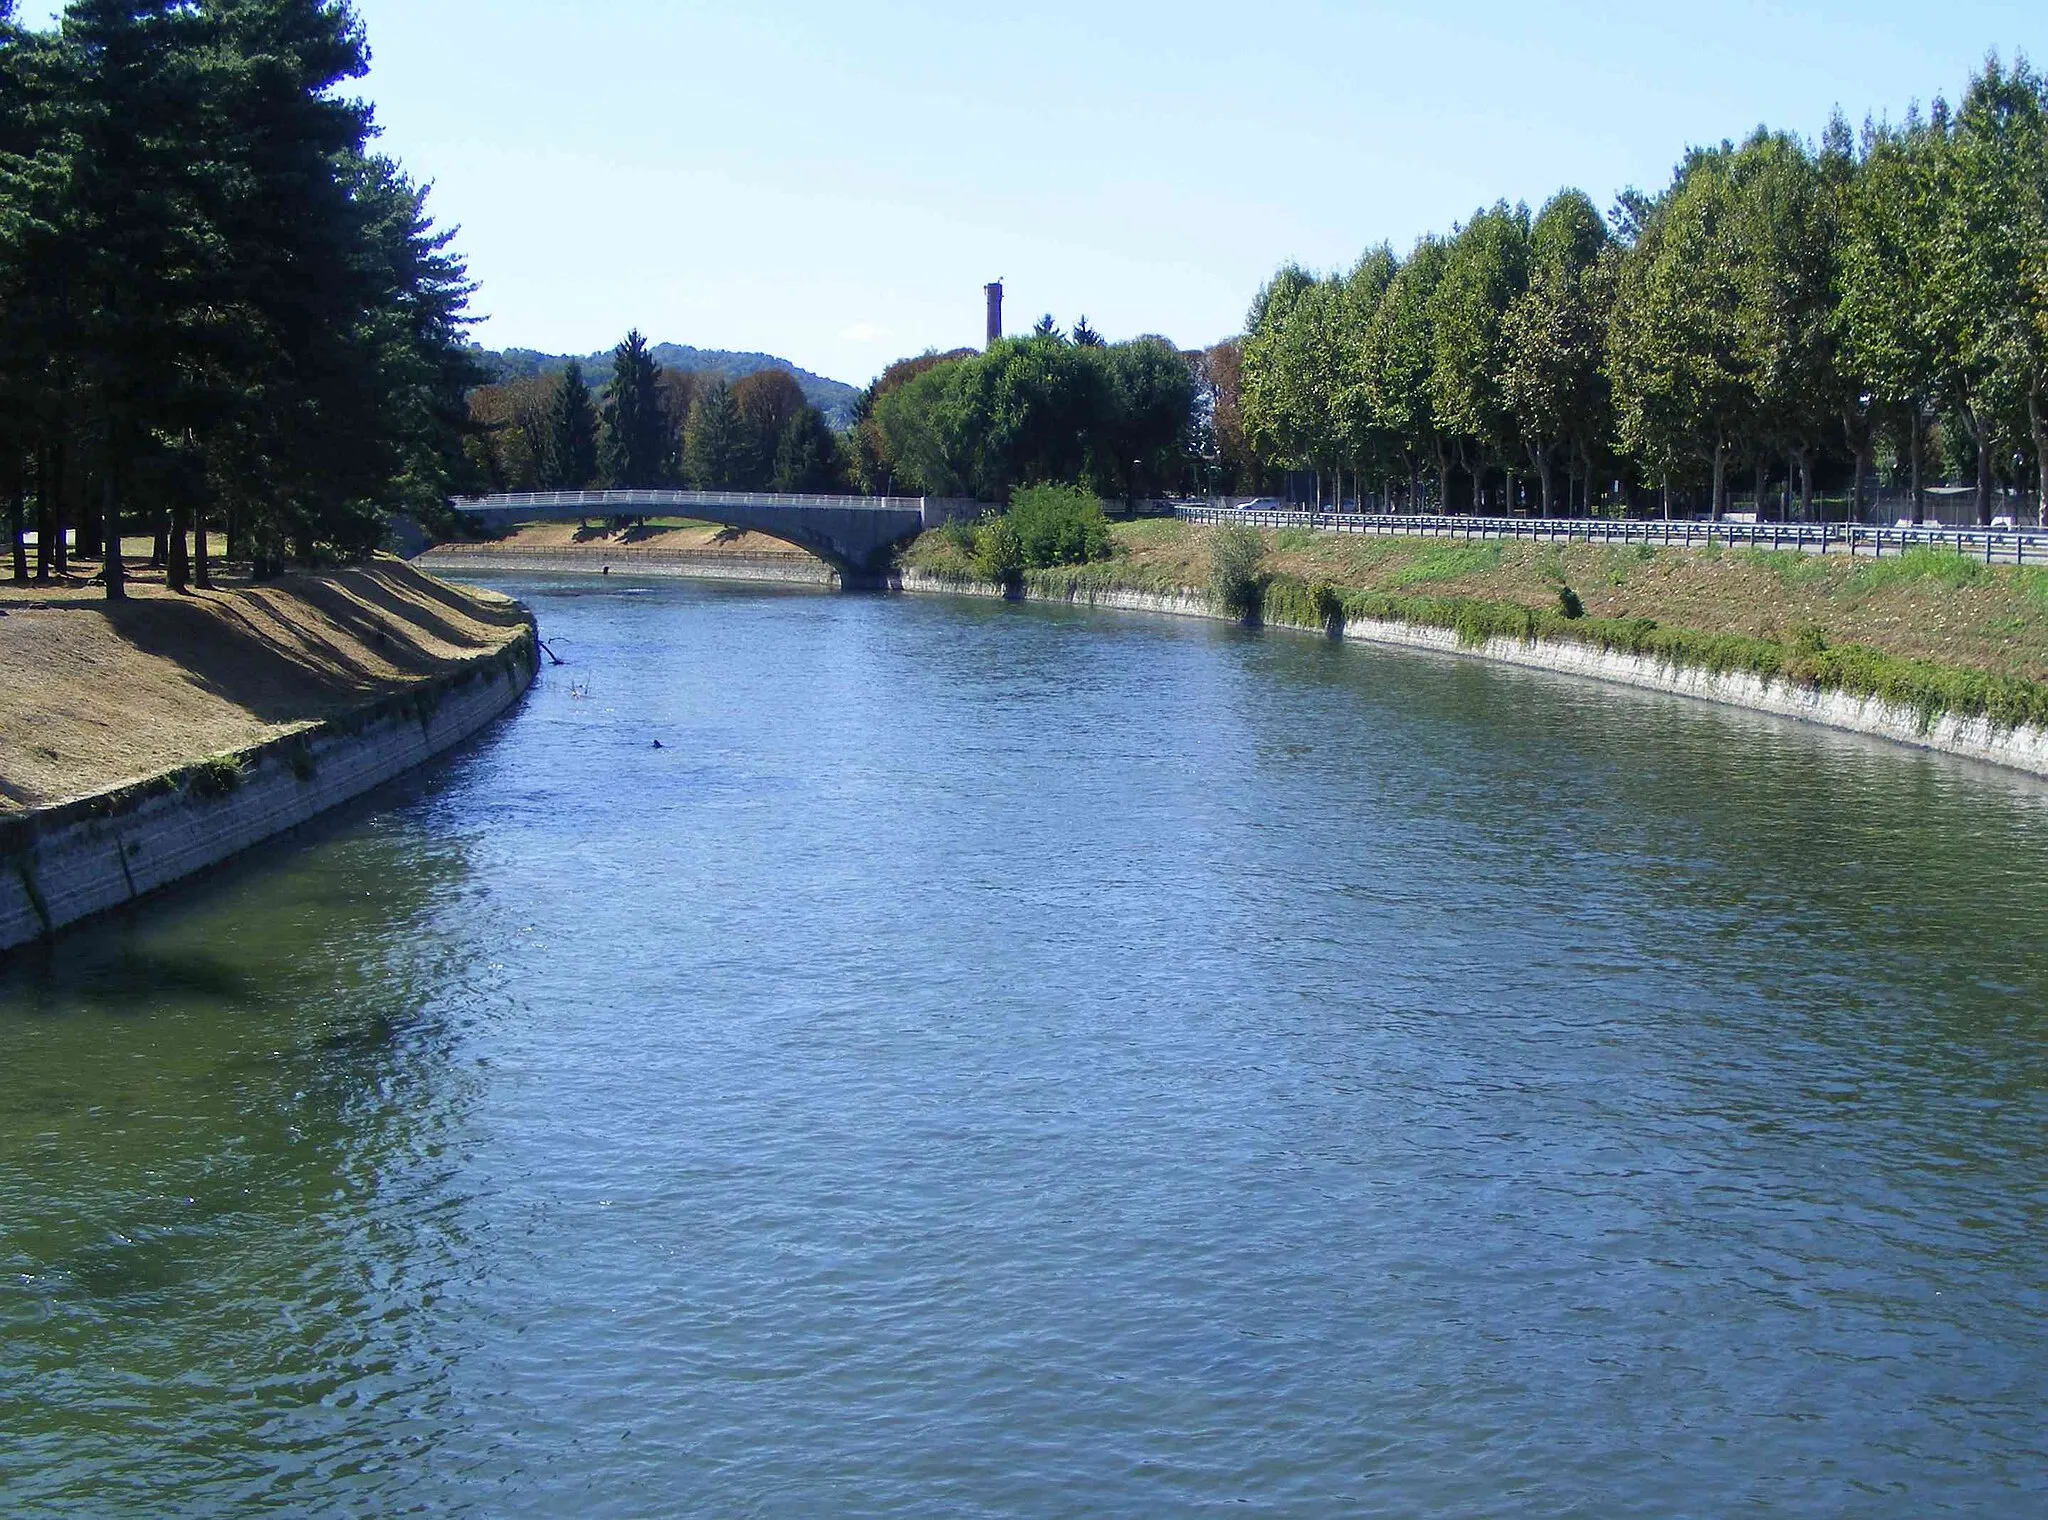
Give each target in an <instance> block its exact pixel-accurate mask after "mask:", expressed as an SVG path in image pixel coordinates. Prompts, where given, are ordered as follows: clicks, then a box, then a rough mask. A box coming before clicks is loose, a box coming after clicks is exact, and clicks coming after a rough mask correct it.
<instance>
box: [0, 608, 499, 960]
mask: <svg viewBox="0 0 2048 1520" xmlns="http://www.w3.org/2000/svg"><path fill="white" fill-rule="evenodd" d="M535 657H536V655H535V649H534V635H533V631H532V629H531V628H530V627H529V628H528V630H527V631H526V632H524V633H522V634H521V635H520V636H519V637H518V638H516V639H515V640H513V642H512V643H511V644H509V645H508V646H506V647H505V648H504V649H502V650H500V651H499V652H497V653H496V654H492V655H487V656H484V657H482V658H480V659H477V660H472V661H470V662H469V663H468V664H466V665H464V666H463V667H462V668H460V669H458V670H454V671H451V672H449V673H448V674H447V675H443V676H438V677H435V678H434V679H432V680H430V681H426V682H422V683H420V684H419V685H418V686H416V687H414V688H412V689H411V690H408V691H405V692H401V693H399V694H397V695H395V696H391V697H387V698H385V699H383V700H382V701H379V702H377V703H374V704H372V705H371V706H369V707H367V708H364V709H362V710H361V711H359V712H357V713H354V714H352V715H350V716H348V717H344V718H338V719H332V720H330V721H328V722H325V723H320V724H315V725H312V726H309V727H308V728H306V729H304V730H301V731H300V732H298V733H295V734H289V735H286V736H285V737H284V738H281V739H273V740H270V741H269V742H267V743H264V744H259V745H256V746H255V747H253V748H251V749H247V750H243V751H241V752H240V753H239V754H237V755H234V756H232V757H225V758H223V759H222V760H217V761H209V762H206V763H204V764H201V765H195V766H188V767H185V768H184V769H182V770H179V771H175V772H171V773H169V774H167V775H164V776H159V777H156V778H154V779H152V780H150V781H146V782H142V783H140V784H138V785H135V786H129V787H124V788H122V789H121V790H119V791H115V792H105V793H101V794H99V795H97V796H93V797H86V798H82V799H80V800H79V801H76V802H70V803H65V804H63V805H62V806H60V807H54V808H46V809H42V810H40V811H38V812H34V813H29V814H25V815H22V816H20V817H14V818H0V952H4V951H6V950H8V949H10V948H12V947H14V946H17V945H22V944H26V943H29V942H31V941H34V940H39V939H44V938H47V937H48V936H50V935H51V934H54V933H55V932H57V931H58V930H59V929H62V928H64V927H66V926H67V925H69V924H74V923H77V922H78V921H79V920H81V919H84V918H89V917H91V916H92V915H93V914H96V913H101V912H104V911H106V910H107V909H109V908H115V907H119V906H120V905H121V904H123V903H127V902H132V901H134V900H135V899H136V898H138V897H142V896H144V895H146V894H148V893H150V892H154V891H156V890H157V889H159V888H161V887H165V886H168V885H170V884H171V883H173V882H176V881H179V880H181V879H183V878H184V877H186V876H189V875H191V874H192V873H193V872H195V871H198V870H202V869H204V868H205V867H207V866H210V865H213V864H215V863H217V862H219V861H222V860H225V859H227V858H228V857H229V856H231V855H235V854H239V853H240V852H241V851H243V850H246V849H248V848H250V847H251V846H252V845H257V844H261V843H262V842H263V841H265V840H267V839H270V838H272V837H273V836H275V835H277V834H281V833H283V832H284V831H285V830H287V829H290V828H293V827H295V826H297V825H298V824H301V823H304V822H306V821H307V820H309V819H311V818H313V817H315V816H317V815H318V814H320V813H323V812H325V811H326V810H327V809H329V808H331V807H334V806H335V805H337V804H339V803H343V802H347V801H349V800H350V799H351V798H354V797H359V796H361V795H362V794H363V793H364V792H367V791H369V790H370V789H371V788H372V787H374V786H377V785H380V784H381V783H383V782H385V781H389V780H390V779H391V778H392V777H394V776H398V775H401V774H403V773H404V772H406V771H408V770H411V769H412V768H413V767H414V766H416V765H419V764H421V763H422V762H423V761H427V760H431V759H433V758H434V757H435V756H436V755H439V754H441V753H442V752H444V751H445V750H448V749H450V748H452V747H453V746H455V745H457V744H460V743H461V742H462V741H463V740H464V739H467V738H469V737H470V736H471V735H472V734H474V733H476V732H477V731H478V730H479V729H481V728H482V727H483V726H484V725H485V724H487V723H489V722H490V721H491V720H492V719H494V718H496V717H498V716H500V715H501V714H503V713H504V712H506V711H507V710H509V709H510V708H511V706H512V705H513V704H514V703H515V702H517V701H518V700H519V698H520V696H521V695H522V694H523V693H524V692H525V691H526V688H527V686H528V685H529V684H530V683H531V682H532V680H533V675H534V668H535V667H534V661H535Z"/></svg>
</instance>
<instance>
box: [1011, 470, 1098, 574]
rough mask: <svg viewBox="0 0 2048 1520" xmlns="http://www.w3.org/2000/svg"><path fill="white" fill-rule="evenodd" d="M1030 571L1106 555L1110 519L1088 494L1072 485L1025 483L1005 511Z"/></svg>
mask: <svg viewBox="0 0 2048 1520" xmlns="http://www.w3.org/2000/svg"><path fill="white" fill-rule="evenodd" d="M1004 520H1005V521H1007V522H1008V523H1009V525H1010V527H1011V528H1012V529H1013V530H1014V531H1015V532H1016V535H1017V541H1018V544H1019V546H1020V547H1021V549H1022V551H1023V555H1024V564H1025V565H1026V566H1027V567H1028V568H1031V569H1044V568H1045V567H1047V566H1050V565H1085V564H1087V563H1088V561H1090V560H1096V559H1107V558H1109V553H1110V540H1109V522H1108V519H1107V518H1105V517H1104V516H1103V512H1102V502H1101V501H1100V500H1099V499H1098V498H1097V497H1096V496H1095V495H1094V493H1093V492H1090V491H1083V490H1081V489H1079V488H1078V487H1075V486H1050V485H1046V486H1026V487H1025V488H1024V489H1022V490H1020V491H1018V492H1016V493H1015V494H1014V495H1013V496H1011V498H1010V510H1009V511H1008V512H1007V513H1006V514H1005V515H1004Z"/></svg>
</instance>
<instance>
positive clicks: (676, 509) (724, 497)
mask: <svg viewBox="0 0 2048 1520" xmlns="http://www.w3.org/2000/svg"><path fill="white" fill-rule="evenodd" d="M450 505H451V506H453V507H454V508H455V509H456V510H457V511H458V512H461V513H462V514H463V515H464V516H466V517H469V518H472V519H474V520H475V521H477V522H480V523H485V524H489V525H492V526H498V527H509V526H512V525H513V524H516V523H532V522H580V521H582V520H583V519H585V518H591V517H654V516H667V517H690V518H695V519H696V520H698V521H700V522H712V523H717V524H719V525H720V526H721V527H727V528H741V529H745V530H746V531H748V532H750V533H762V534H766V535H767V536H768V537H770V538H779V539H781V540H782V541H783V542H784V543H788V544H794V545H795V546H796V547H797V548H799V549H803V550H806V551H808V552H809V553H811V554H815V555H816V556H817V557H818V558H819V559H821V560H823V561H825V563H826V564H828V565H830V566H831V567H832V568H833V569H834V570H835V571H837V572H838V574H839V580H840V584H841V585H842V586H847V585H866V584H871V583H872V582H873V581H874V579H875V578H876V576H877V575H878V573H879V572H880V571H881V569H882V568H883V561H884V560H885V558H886V556H887V554H888V551H889V550H890V549H892V548H894V547H895V546H896V545H897V544H899V543H902V542H903V541H904V540H905V539H909V538H915V537H916V536H917V535H918V534H919V533H922V532H924V531H925V530H926V529H927V528H935V527H937V526H939V524H941V523H944V522H947V521H949V520H950V519H952V518H956V517H964V516H973V515H975V514H977V513H979V512H980V511H981V510H982V508H981V505H980V504H979V503H978V502H972V501H958V500H954V499H952V498H949V497H938V496H798V495H787V494H782V493H777V492H767V491H655V490H644V491H642V490H631V491H516V492H510V493H506V494H503V495H498V496H472V497H465V498H462V499H460V500H457V501H454V502H452V503H450Z"/></svg>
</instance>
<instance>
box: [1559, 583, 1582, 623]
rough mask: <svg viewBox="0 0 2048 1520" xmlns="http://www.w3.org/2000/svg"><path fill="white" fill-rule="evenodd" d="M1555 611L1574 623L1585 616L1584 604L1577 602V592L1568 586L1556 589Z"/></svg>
mask: <svg viewBox="0 0 2048 1520" xmlns="http://www.w3.org/2000/svg"><path fill="white" fill-rule="evenodd" d="M1557 610H1558V611H1559V612H1561V613H1563V614H1564V615H1565V616H1566V617H1567V618H1570V619H1571V620H1573V621H1574V622H1576V621H1577V620H1578V619H1580V618H1582V617H1584V616H1585V615H1586V604H1585V603H1584V602H1582V601H1580V600H1579V594H1578V592H1576V591H1574V590H1572V588H1571V587H1569V586H1559V587H1558V588H1557Z"/></svg>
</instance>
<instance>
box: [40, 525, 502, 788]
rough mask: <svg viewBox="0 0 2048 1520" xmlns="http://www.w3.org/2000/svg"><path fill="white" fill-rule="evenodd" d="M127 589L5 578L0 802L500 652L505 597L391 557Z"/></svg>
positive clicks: (158, 760)
mask: <svg viewBox="0 0 2048 1520" xmlns="http://www.w3.org/2000/svg"><path fill="white" fill-rule="evenodd" d="M129 589H130V600H129V601H127V602H126V603H117V604H109V603H107V602H106V601H104V600H102V599H101V597H100V595H99V593H98V592H97V591H96V590H95V589H94V588H90V587H87V586H85V585H83V584H69V585H65V584H59V585H54V586H48V587H36V586H30V587H27V588H18V587H16V586H14V585H13V584H12V583H11V582H6V583H0V663H4V668H5V669H6V671H7V672H8V675H7V679H6V681H5V682H4V683H0V814H4V813H7V812H20V811H23V810H26V809H31V808H39V807H47V806H52V805H54V804H57V803H60V802H65V801H68V800H71V799H73V798H77V797H83V796H89V795H92V794H94V793H98V792H102V791H107V790H110V789H112V788H115V787H119V786H123V785H127V784H130V783H133V782H136V781H139V780H142V779H144V778H147V777H150V776H155V775H159V774H161V773H163V772H165V771H170V770H174V769H178V768H181V767H187V766H192V765H194V764H198V763H201V762H204V761H206V760H207V759H208V757H211V756H217V755H221V754H224V753H227V752H230V751H235V750H241V749H245V748H248V747H250V746H253V745H256V744H260V743H263V742H264V741H266V740H270V739H276V738H280V737H283V736H285V735H287V734H291V733H294V732H297V731H299V730H302V729H305V728H309V727H311V726H312V725H314V724H316V723H320V722H324V721H327V720H329V719H333V718H337V717H341V716H342V715H344V714H346V713H348V712H351V711H353V710H355V709H357V708H360V707H362V706H364V705H365V704H367V703H370V702H374V701H376V700H378V699H380V698H384V697H388V696H392V695H394V694H397V693H402V692H404V691H406V690H407V689H408V688H410V687H413V686H416V685H419V684H420V683H422V682H425V681H428V680H431V679H432V678H433V677H435V676H437V675H440V674H443V673H444V672H447V671H449V670H452V669H455V668H458V667H460V666H461V665H462V664H463V663H464V662H466V661H468V660H472V659H476V658H478V657H482V656H488V655H492V654H495V653H497V652H498V651H500V650H502V649H504V648H505V647H506V645H508V644H509V643H511V642H512V641H513V640H514V639H517V638H518V637H520V635H521V633H522V631H523V629H524V627H525V620H524V616H523V614H522V613H521V612H520V610H519V608H518V607H517V606H516V605H515V604H514V603H513V602H512V601H511V600H509V599H508V598H505V597H502V596H499V595H497V594H495V593H493V592H488V591H475V590H469V589H462V588H457V587H454V586H450V585H448V584H446V583H444V582H442V581H438V580H435V579H434V578H433V577H432V576H428V575H423V574H421V573H420V572H419V571H417V570H415V569H413V568H412V567H411V566H409V565H407V564H405V563H404V562H403V561H400V560H395V559H379V560H377V561H376V562H375V563H373V564H371V565H367V566H364V567H361V568H358V569H352V570H341V571H335V572H331V573H328V574H323V575H295V576H288V577H285V578H284V579H282V580H277V581H271V582H266V583H264V584H261V585H249V584H246V583H236V582H231V581H224V582H223V583H222V584H221V585H220V587H219V588H218V589H216V590H213V591H202V592H192V593H189V594H178V593H173V592H170V591H168V590H167V589H166V588H165V587H164V585H163V582H162V577H161V576H155V575H151V574H149V573H147V572H138V573H137V574H136V575H135V578H134V580H133V581H132V582H131V584H130V588H129Z"/></svg>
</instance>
